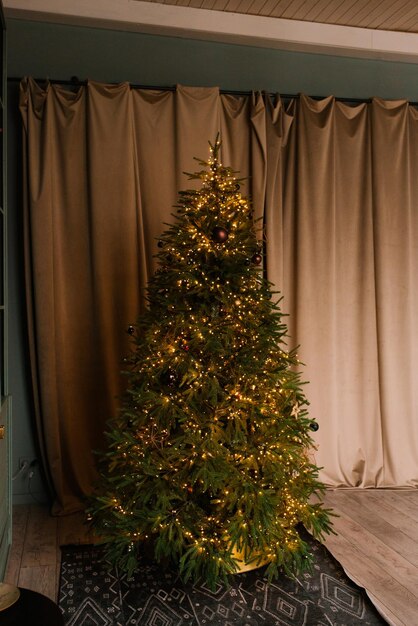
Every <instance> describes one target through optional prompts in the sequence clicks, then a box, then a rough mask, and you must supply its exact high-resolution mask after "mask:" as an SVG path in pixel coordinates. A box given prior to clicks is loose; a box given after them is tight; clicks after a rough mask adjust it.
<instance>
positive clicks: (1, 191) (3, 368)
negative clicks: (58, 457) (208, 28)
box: [0, 0, 12, 580]
mask: <svg viewBox="0 0 418 626" xmlns="http://www.w3.org/2000/svg"><path fill="white" fill-rule="evenodd" d="M0 22H1V24H0V37H1V41H0V50H1V55H2V57H1V63H0V69H1V76H0V159H1V167H0V580H3V577H4V571H5V568H6V563H7V557H8V553H9V548H10V545H11V520H12V511H11V502H12V499H11V462H10V456H11V420H10V415H11V398H10V397H9V394H8V377H7V354H8V345H7V338H8V332H7V310H8V309H7V211H6V89H7V83H6V63H7V59H6V24H5V21H4V14H3V6H2V4H1V0H0Z"/></svg>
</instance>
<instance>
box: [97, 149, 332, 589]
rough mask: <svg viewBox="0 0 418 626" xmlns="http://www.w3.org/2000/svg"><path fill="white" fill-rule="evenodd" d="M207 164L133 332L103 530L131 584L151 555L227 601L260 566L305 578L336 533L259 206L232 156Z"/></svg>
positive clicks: (105, 461) (106, 479)
mask: <svg viewBox="0 0 418 626" xmlns="http://www.w3.org/2000/svg"><path fill="white" fill-rule="evenodd" d="M198 162H199V164H200V166H201V167H203V169H202V170H201V171H198V172H197V173H195V174H189V177H190V179H198V180H199V181H200V188H199V189H197V190H195V189H191V190H186V191H182V192H180V195H179V204H178V206H177V214H176V215H175V216H174V217H175V221H174V223H173V224H172V225H171V226H169V228H168V230H166V231H165V232H164V233H163V235H162V236H161V239H160V240H159V242H158V246H159V251H158V254H157V257H158V259H159V263H160V264H159V269H158V270H157V271H156V273H155V275H154V276H153V277H152V279H151V280H150V282H149V285H148V291H147V293H148V308H147V311H146V313H145V314H143V315H141V316H140V318H139V320H138V321H137V323H136V325H135V326H129V328H128V332H129V333H130V334H131V335H132V341H133V349H132V352H131V354H130V356H129V357H128V358H127V359H126V370H127V371H126V374H127V376H128V385H127V392H126V396H125V398H124V401H123V403H122V408H121V411H120V413H119V414H118V415H117V416H116V418H115V419H114V420H113V421H112V422H111V423H110V425H109V430H108V432H107V433H106V436H107V440H108V443H109V447H108V450H107V452H106V453H104V454H102V455H101V462H100V466H101V475H100V480H99V484H98V488H97V491H96V493H95V495H94V496H93V499H92V504H91V506H90V509H89V516H90V519H91V522H92V524H93V527H94V529H95V530H96V532H97V533H98V534H99V535H100V536H101V538H102V539H103V541H104V542H105V544H106V547H107V556H108V558H110V560H111V561H112V562H114V563H117V564H118V565H119V566H121V567H122V568H124V569H126V570H127V571H128V572H132V571H133V570H134V569H135V568H136V567H137V564H138V560H139V559H140V557H141V554H142V553H143V551H144V550H145V549H146V548H147V547H148V549H149V548H151V550H152V553H153V556H154V558H155V559H157V561H165V562H167V561H168V562H170V563H173V564H174V565H175V566H176V567H178V569H179V571H180V573H181V575H182V577H183V579H184V580H188V579H189V578H192V579H193V580H196V579H197V578H198V577H202V578H203V579H205V580H206V581H207V582H208V584H209V585H211V586H213V585H214V584H215V583H216V582H217V581H219V580H226V579H227V578H228V575H230V574H232V573H234V572H237V571H239V570H240V569H241V568H243V567H246V566H248V564H250V565H251V564H253V565H255V566H257V565H261V564H267V575H268V576H269V578H270V579H271V578H273V577H277V576H278V574H279V573H280V572H281V571H283V570H284V572H285V573H287V574H288V575H295V574H297V573H299V572H300V571H302V570H303V569H305V568H306V567H309V566H310V564H311V555H310V553H309V550H308V546H307V544H306V543H305V542H304V541H303V539H302V537H301V533H300V528H301V527H302V526H305V527H306V528H307V529H308V530H310V531H311V532H312V533H313V535H314V536H315V537H317V538H321V537H322V536H323V534H324V533H325V532H326V533H328V532H330V530H331V523H330V511H329V510H327V509H325V508H324V507H323V503H322V502H321V498H320V496H321V494H322V493H323V491H324V486H323V485H322V483H320V482H319V480H318V468H317V467H316V466H315V464H314V463H312V461H311V460H310V458H309V450H310V448H311V447H312V445H313V441H312V438H311V435H310V430H311V429H316V428H315V426H316V422H315V421H313V420H312V419H310V418H309V417H308V413H307V406H308V402H307V399H306V398H305V395H304V394H303V392H302V383H301V382H300V374H299V373H298V365H299V361H298V358H297V355H296V354H295V352H294V351H288V350H286V347H285V346H286V344H285V339H286V334H287V327H286V325H285V323H284V322H283V314H282V312H281V310H280V307H279V303H278V302H274V301H273V299H272V296H273V292H272V291H271V285H270V284H269V283H268V282H267V281H266V280H265V279H264V278H263V274H262V270H261V264H262V238H260V237H258V235H257V230H256V228H255V226H254V220H253V212H252V209H251V206H250V204H249V202H248V201H247V200H246V199H245V198H244V197H243V196H242V195H241V193H240V180H238V179H237V178H236V176H235V172H234V171H233V170H231V168H228V167H224V166H223V165H222V164H221V162H220V143H219V141H218V140H217V141H216V142H215V144H214V145H211V144H210V157H209V160H208V161H207V162H206V161H200V160H199V161H198ZM318 495H319V497H318ZM312 496H314V497H313V498H312Z"/></svg>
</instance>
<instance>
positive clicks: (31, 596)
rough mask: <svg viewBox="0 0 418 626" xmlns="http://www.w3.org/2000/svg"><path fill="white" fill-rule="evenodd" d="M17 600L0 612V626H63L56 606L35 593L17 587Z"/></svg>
mask: <svg viewBox="0 0 418 626" xmlns="http://www.w3.org/2000/svg"><path fill="white" fill-rule="evenodd" d="M19 591H20V596H19V598H18V600H16V602H15V603H14V604H12V605H11V606H9V607H8V608H7V609H3V610H2V611H0V626H64V618H63V616H62V613H61V611H60V609H59V608H58V605H57V604H55V602H53V601H52V600H50V599H49V598H47V597H46V596H43V595H42V594H40V593H37V592H36V591H30V590H29V589H22V588H21V587H19Z"/></svg>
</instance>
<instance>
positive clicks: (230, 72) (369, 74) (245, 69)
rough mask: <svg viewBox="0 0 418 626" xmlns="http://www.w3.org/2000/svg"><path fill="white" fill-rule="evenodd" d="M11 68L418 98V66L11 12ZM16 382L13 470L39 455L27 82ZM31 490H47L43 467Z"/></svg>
mask: <svg viewBox="0 0 418 626" xmlns="http://www.w3.org/2000/svg"><path fill="white" fill-rule="evenodd" d="M7 37H8V76H9V78H12V77H14V78H20V77H23V76H33V77H35V78H50V79H61V80H69V79H70V78H71V77H72V76H77V77H78V78H79V79H81V80H84V79H86V78H89V79H92V80H96V81H103V82H122V81H129V82H132V83H136V84H138V83H139V84H143V85H157V86H171V85H175V84H183V85H194V86H214V85H217V86H219V87H220V88H222V89H228V90H238V91H250V90H252V89H254V90H265V91H270V92H277V93H282V94H295V93H300V92H302V93H305V94H308V95H330V94H333V95H335V96H339V97H347V98H369V97H373V96H379V97H382V98H393V99H398V98H406V99H409V100H412V101H418V65H415V64H410V63H398V62H397V63H395V62H385V61H379V60H360V59H353V58H346V57H333V56H328V55H319V54H316V55H315V54H305V53H297V52H287V51H281V50H271V49H266V48H256V47H249V46H240V45H228V44H221V43H213V42H205V41H198V40H187V39H181V38H177V37H158V36H152V35H144V34H138V33H131V32H120V31H111V30H104V29H92V28H83V27H71V26H64V25H57V24H49V23H40V22H27V21H22V20H8V21H7ZM8 98H9V107H8V146H9V149H8V210H9V275H10V277H9V284H10V294H9V295H10V391H11V393H12V395H13V471H16V469H17V467H18V461H19V458H21V457H25V458H28V459H29V460H32V459H34V458H37V457H38V450H37V446H36V437H35V428H34V420H33V411H32V401H31V394H30V382H29V368H28V352H27V340H26V325H25V321H24V319H25V299H24V278H23V242H22V216H21V186H22V185H21V173H20V145H21V135H20V119H19V113H18V82H16V81H13V80H11V81H10V82H9V90H8ZM31 491H32V492H34V493H35V497H36V498H38V499H39V498H41V497H44V491H45V490H44V487H43V483H42V478H41V476H40V474H39V472H37V473H36V475H35V477H34V479H33V481H32V483H31ZM13 492H14V500H15V502H25V501H28V502H30V501H31V499H32V496H31V495H30V494H29V489H28V481H27V479H26V478H23V479H17V480H16V481H14V482H13Z"/></svg>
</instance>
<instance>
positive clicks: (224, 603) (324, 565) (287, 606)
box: [59, 535, 386, 626]
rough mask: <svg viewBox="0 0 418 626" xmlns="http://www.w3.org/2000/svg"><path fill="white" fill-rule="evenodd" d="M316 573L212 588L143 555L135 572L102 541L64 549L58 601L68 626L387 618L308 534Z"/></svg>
mask: <svg viewBox="0 0 418 626" xmlns="http://www.w3.org/2000/svg"><path fill="white" fill-rule="evenodd" d="M304 539H305V540H306V541H308V542H309V544H310V545H311V551H312V552H313V554H314V557H315V561H314V563H315V564H314V568H313V572H312V573H305V574H303V575H301V576H300V577H299V579H298V580H297V581H293V580H290V579H288V578H286V577H285V576H283V577H282V578H281V579H278V580H276V581H273V582H271V583H268V582H267V579H266V578H265V577H264V572H265V567H262V568H259V569H257V570H252V571H250V572H244V573H242V574H236V575H235V576H234V577H233V578H232V579H231V585H230V586H229V587H227V586H225V585H219V586H218V587H217V588H216V590H215V591H211V590H210V589H208V588H207V587H206V586H205V584H203V583H197V584H194V585H193V584H186V585H185V584H184V583H182V582H181V580H180V579H179V577H178V575H177V573H176V572H174V571H172V570H165V569H163V568H162V567H161V566H160V565H158V564H156V563H153V562H146V563H145V562H144V563H143V564H142V565H141V567H140V569H139V571H137V572H136V573H135V574H134V575H133V576H132V577H131V578H128V577H127V576H126V574H124V573H121V574H119V572H118V570H117V568H114V567H113V568H112V567H110V565H109V563H107V562H106V561H104V560H103V556H102V555H103V548H101V547H97V546H96V547H95V546H66V547H63V548H62V565H61V580H60V591H59V606H60V608H61V611H62V612H63V614H64V619H65V624H66V626H377V625H381V624H386V622H385V620H384V619H383V618H382V617H381V616H380V615H379V613H378V612H377V611H376V609H375V607H374V606H373V604H372V603H371V602H370V600H369V599H368V597H367V595H366V593H365V592H364V590H363V589H361V588H360V587H358V586H357V585H355V584H354V583H353V582H352V581H351V580H350V579H349V578H347V576H346V575H345V573H344V571H343V569H342V568H341V566H340V565H339V563H338V562H337V561H336V560H335V559H334V557H333V556H332V555H331V554H330V553H329V552H328V550H327V549H326V548H325V547H324V546H322V545H321V544H320V543H318V542H317V541H315V540H314V539H312V538H311V537H310V535H309V536H308V537H305V536H304Z"/></svg>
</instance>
